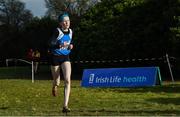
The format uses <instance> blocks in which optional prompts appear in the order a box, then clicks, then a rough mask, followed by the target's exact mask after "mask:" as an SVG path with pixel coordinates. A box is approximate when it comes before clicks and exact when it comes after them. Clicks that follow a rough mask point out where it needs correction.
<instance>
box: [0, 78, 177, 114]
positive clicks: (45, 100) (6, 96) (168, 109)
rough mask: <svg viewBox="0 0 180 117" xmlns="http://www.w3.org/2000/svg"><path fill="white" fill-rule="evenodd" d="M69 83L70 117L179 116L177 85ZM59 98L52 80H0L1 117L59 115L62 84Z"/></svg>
mask: <svg viewBox="0 0 180 117" xmlns="http://www.w3.org/2000/svg"><path fill="white" fill-rule="evenodd" d="M80 83H81V82H80V81H78V80H73V81H72V90H71V96H70V102H69V106H70V108H71V110H72V111H71V112H70V113H68V115H69V116H106V115H108V116H125V115H128V116H140V115H143V116H149V115H152V116H154V115H167V116H178V115H180V82H176V83H175V84H172V83H163V85H162V86H155V87H146V88H82V87H81V86H80ZM58 93H59V94H58V97H52V95H51V80H35V83H31V80H25V79H1V78H0V115H1V116H12V115H13V116H62V115H64V114H63V113H62V112H61V107H62V104H63V81H62V82H61V86H60V87H59V91H58Z"/></svg>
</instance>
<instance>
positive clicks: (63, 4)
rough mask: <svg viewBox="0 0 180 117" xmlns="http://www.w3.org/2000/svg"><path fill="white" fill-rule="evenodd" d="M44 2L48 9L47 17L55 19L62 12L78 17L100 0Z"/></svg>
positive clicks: (49, 0)
mask: <svg viewBox="0 0 180 117" xmlns="http://www.w3.org/2000/svg"><path fill="white" fill-rule="evenodd" d="M45 2H46V7H47V8H48V11H47V15H48V16H51V17H54V18H55V17H57V16H58V15H59V14H60V13H62V12H64V11H67V12H69V13H70V14H72V15H77V16H80V15H82V14H84V13H85V12H86V11H87V10H88V9H89V8H91V7H92V6H94V5H95V4H97V3H98V2H100V0H45Z"/></svg>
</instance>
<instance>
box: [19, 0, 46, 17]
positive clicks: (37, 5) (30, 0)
mask: <svg viewBox="0 0 180 117" xmlns="http://www.w3.org/2000/svg"><path fill="white" fill-rule="evenodd" d="M20 1H22V2H24V3H25V5H26V9H29V10H31V12H32V13H33V15H34V16H38V17H42V16H44V14H45V12H46V10H47V9H46V6H45V2H44V0H20Z"/></svg>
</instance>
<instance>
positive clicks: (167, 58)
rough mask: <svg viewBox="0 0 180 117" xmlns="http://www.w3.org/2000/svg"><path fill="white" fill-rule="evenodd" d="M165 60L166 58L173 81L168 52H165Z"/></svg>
mask: <svg viewBox="0 0 180 117" xmlns="http://www.w3.org/2000/svg"><path fill="white" fill-rule="evenodd" d="M166 60H167V63H168V67H169V71H170V75H171V79H172V82H173V83H174V77H173V73H172V69H171V64H170V61H169V56H168V54H166Z"/></svg>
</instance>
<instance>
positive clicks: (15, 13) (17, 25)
mask: <svg viewBox="0 0 180 117" xmlns="http://www.w3.org/2000/svg"><path fill="white" fill-rule="evenodd" d="M32 18H33V15H32V13H31V12H30V11H29V10H27V9H25V4H24V3H22V2H20V1H19V0H0V53H1V55H2V56H4V57H7V56H13V55H14V56H16V55H17V53H18V50H19V49H18V48H19V47H20V46H17V43H18V42H19V41H18V40H19V39H20V29H23V27H24V26H25V25H26V24H27V23H28V22H30V21H31V19H32ZM4 48H6V51H4ZM21 49H22V48H21ZM12 50H13V51H12ZM15 51H17V52H15Z"/></svg>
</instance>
